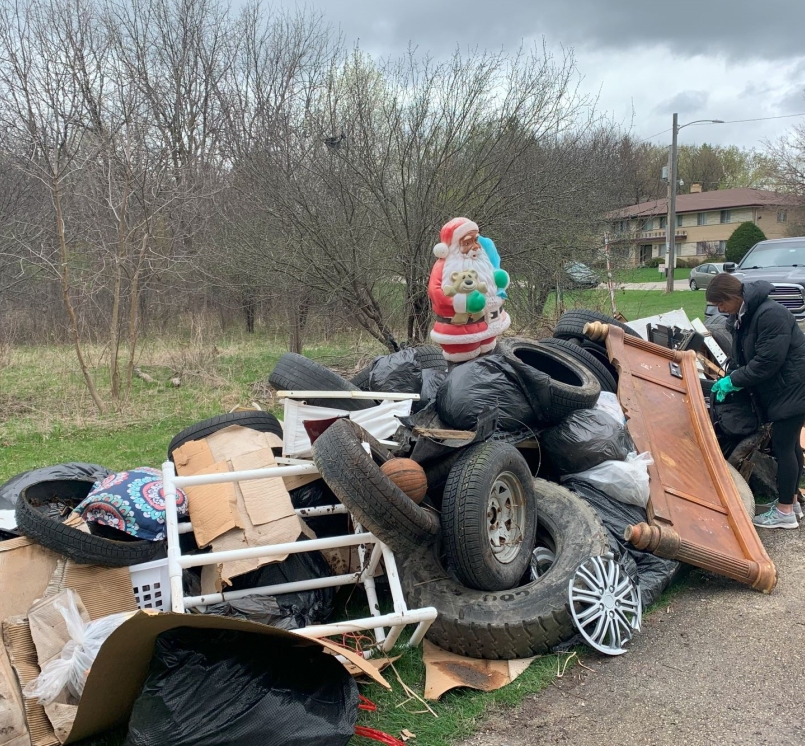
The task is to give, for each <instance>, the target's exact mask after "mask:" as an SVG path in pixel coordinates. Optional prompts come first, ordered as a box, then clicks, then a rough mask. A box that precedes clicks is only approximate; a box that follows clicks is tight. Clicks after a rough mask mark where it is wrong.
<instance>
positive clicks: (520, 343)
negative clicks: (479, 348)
mask: <svg viewBox="0 0 805 746" xmlns="http://www.w3.org/2000/svg"><path fill="white" fill-rule="evenodd" d="M500 344H501V345H502V346H504V348H505V350H506V352H507V353H508V354H511V355H514V357H516V358H517V359H518V360H520V362H522V363H525V364H526V365H530V366H531V367H533V368H535V369H537V370H541V371H543V372H544V373H547V374H548V375H549V376H550V377H551V405H550V412H549V417H550V421H551V422H559V421H561V420H562V419H564V418H565V417H566V416H567V415H569V414H570V413H571V412H575V411H576V410H577V409H591V408H592V407H594V406H595V403H596V402H597V401H598V396H599V395H600V393H601V384H599V383H598V380H597V379H596V378H595V376H594V375H593V374H592V372H591V371H590V370H589V369H588V368H586V367H585V366H584V365H582V364H581V363H579V362H578V360H577V358H575V357H572V356H571V355H570V354H569V353H568V352H567V351H566V350H561V349H558V348H557V347H552V346H550V345H545V344H542V343H541V342H532V341H530V340H527V339H516V338H513V339H506V340H502V341H501V343H500Z"/></svg>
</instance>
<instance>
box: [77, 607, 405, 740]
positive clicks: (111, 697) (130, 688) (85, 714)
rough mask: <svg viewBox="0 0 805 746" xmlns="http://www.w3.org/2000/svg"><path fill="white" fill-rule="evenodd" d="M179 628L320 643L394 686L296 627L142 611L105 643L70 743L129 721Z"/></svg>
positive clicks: (362, 662) (341, 650) (361, 662)
mask: <svg viewBox="0 0 805 746" xmlns="http://www.w3.org/2000/svg"><path fill="white" fill-rule="evenodd" d="M177 627H192V628H194V629H228V630H239V631H242V632H253V633H255V634H258V635H263V636H266V637H275V638H282V639H286V640H287V641H288V642H289V643H290V644H293V645H320V646H322V647H324V648H326V649H327V650H328V651H330V652H334V653H338V654H340V655H343V656H344V657H345V658H347V659H348V660H349V662H350V663H352V664H353V665H355V666H357V667H358V668H359V669H360V670H361V671H363V673H365V674H366V675H367V676H369V677H370V678H372V679H374V680H375V681H376V682H377V683H379V684H381V685H382V686H384V687H386V688H387V689H391V687H390V686H389V684H388V682H387V681H386V680H385V679H384V678H383V676H382V675H381V674H380V673H379V672H378V671H377V669H376V668H375V667H374V666H372V665H370V664H369V663H368V662H367V661H366V660H364V659H363V657H362V656H360V655H358V654H356V653H354V652H352V651H350V650H346V649H344V648H342V647H340V646H338V645H336V644H335V643H333V642H330V641H329V640H308V639H306V638H304V637H301V636H299V635H295V634H293V633H292V632H286V631H285V630H281V629H276V628H275V627H268V626H266V625H264V624H256V623H255V622H247V621H245V620H242V619H228V618H226V617H219V616H203V615H200V614H199V615H197V614H192V615H191V614H152V613H149V612H146V611H140V612H138V613H137V614H135V615H134V616H132V617H131V619H128V620H127V621H125V622H124V623H123V624H121V625H120V626H119V627H118V628H117V629H116V630H115V631H114V632H113V633H112V634H111V635H110V636H109V638H108V639H107V640H106V642H105V643H104V644H103V646H102V647H101V649H100V651H99V653H98V657H97V658H96V659H95V663H94V664H93V666H92V669H91V670H90V673H89V677H88V679H87V683H86V685H85V687H84V695H83V696H82V698H81V704H80V705H79V707H78V714H77V715H76V719H75V723H74V724H73V730H72V732H71V733H70V737H69V739H68V743H73V742H75V741H79V740H81V739H82V738H88V737H89V736H93V735H96V734H97V733H101V732H103V731H105V730H108V729H109V728H112V727H114V726H116V725H119V724H121V723H125V722H126V721H127V720H128V718H129V715H130V714H131V708H132V705H133V704H134V700H135V699H136V698H137V695H138V694H139V692H140V688H141V687H142V684H143V682H144V681H145V678H146V676H147V675H148V666H149V663H150V660H151V656H152V654H153V651H154V642H155V640H156V638H157V637H158V636H159V635H160V634H162V633H163V632H167V631H168V630H171V629H176V628H177ZM121 671H125V672H126V675H125V676H121V675H120V672H121ZM310 675H311V676H315V675H316V672H315V671H310Z"/></svg>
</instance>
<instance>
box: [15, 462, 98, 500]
mask: <svg viewBox="0 0 805 746" xmlns="http://www.w3.org/2000/svg"><path fill="white" fill-rule="evenodd" d="M111 473H112V472H111V471H110V470H109V469H107V468H106V467H105V466H100V465H98V464H85V463H83V462H80V461H74V462H71V463H67V464H54V465H53V466H45V467H42V468H41V469H33V470H31V471H24V472H22V473H21V474H16V475H15V476H13V477H11V479H9V480H8V481H7V482H5V483H3V484H2V485H0V510H14V505H15V504H16V503H17V498H18V497H19V496H20V492H22V490H23V489H25V488H26V487H29V486H30V485H32V484H37V483H38V482H49V481H52V480H62V479H78V480H82V481H96V480H99V479H103V478H104V477H108V476H109V475H110V474H111Z"/></svg>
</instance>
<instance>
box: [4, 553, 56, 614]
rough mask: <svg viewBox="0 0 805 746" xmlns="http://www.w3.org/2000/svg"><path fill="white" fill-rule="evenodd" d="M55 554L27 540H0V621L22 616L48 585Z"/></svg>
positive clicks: (53, 568)
mask: <svg viewBox="0 0 805 746" xmlns="http://www.w3.org/2000/svg"><path fill="white" fill-rule="evenodd" d="M58 561H59V556H58V555H57V554H55V553H54V552H51V551H50V550H48V549H45V548H44V547H41V546H39V545H38V544H35V543H34V542H32V541H31V540H30V539H26V538H24V537H20V538H18V539H10V540H8V541H3V542H0V622H2V621H3V620H4V619H6V618H7V617H10V616H25V614H27V613H28V609H29V608H30V607H31V604H32V603H33V602H34V601H36V600H37V599H38V598H41V597H42V596H43V595H44V593H45V589H46V588H47V586H48V582H49V581H50V578H51V576H52V575H53V571H54V570H55V569H56V563H57V562H58Z"/></svg>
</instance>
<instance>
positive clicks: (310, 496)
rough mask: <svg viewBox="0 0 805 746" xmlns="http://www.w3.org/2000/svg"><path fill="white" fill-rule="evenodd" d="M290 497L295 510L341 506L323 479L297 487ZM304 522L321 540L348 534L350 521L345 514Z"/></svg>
mask: <svg viewBox="0 0 805 746" xmlns="http://www.w3.org/2000/svg"><path fill="white" fill-rule="evenodd" d="M290 495H291V503H292V505H293V506H294V509H295V510H299V509H301V508H321V507H326V506H329V505H341V501H340V500H339V499H338V498H337V497H336V496H335V493H334V492H333V491H332V490H331V489H330V488H329V487H328V486H327V482H325V481H324V480H323V479H317V480H316V481H315V482H310V483H309V484H305V485H302V486H301V487H297V488H296V489H295V490H291V492H290ZM302 520H304V522H305V523H307V525H308V526H310V530H311V531H313V533H315V534H316V537H317V538H319V539H322V538H324V537H326V536H341V535H342V534H345V533H347V531H348V529H349V521H348V518H347V515H346V514H345V513H333V514H332V515H323V516H317V517H315V518H303V519H302Z"/></svg>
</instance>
